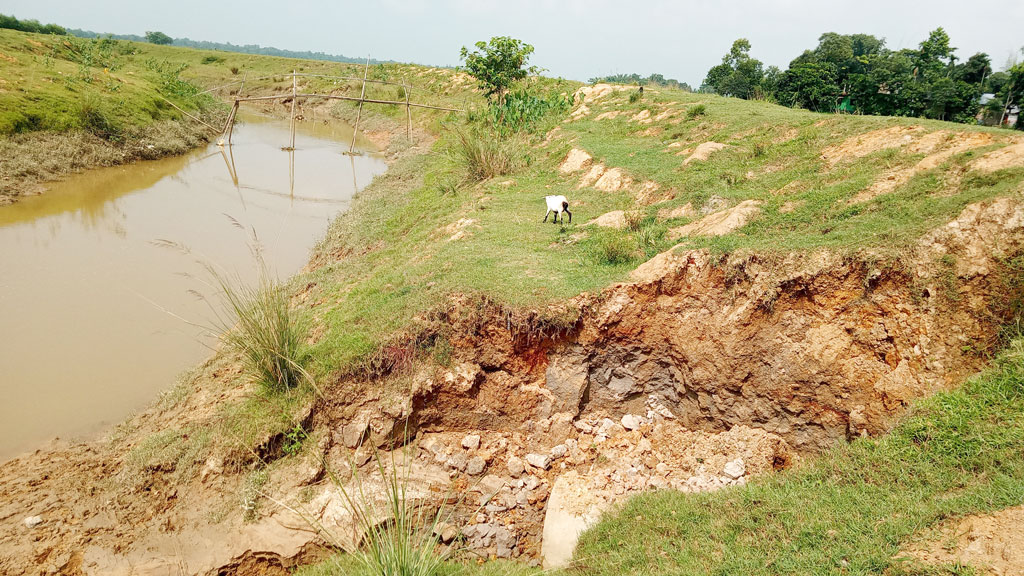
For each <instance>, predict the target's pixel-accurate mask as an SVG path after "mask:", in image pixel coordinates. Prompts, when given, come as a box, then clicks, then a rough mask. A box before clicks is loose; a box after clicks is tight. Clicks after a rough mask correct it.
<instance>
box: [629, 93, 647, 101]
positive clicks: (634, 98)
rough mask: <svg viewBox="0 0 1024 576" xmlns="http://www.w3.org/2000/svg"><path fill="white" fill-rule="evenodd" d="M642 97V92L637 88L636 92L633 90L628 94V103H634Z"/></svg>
mask: <svg viewBox="0 0 1024 576" xmlns="http://www.w3.org/2000/svg"><path fill="white" fill-rule="evenodd" d="M643 97H644V93H643V92H640V91H639V90H637V91H636V92H633V93H632V94H630V95H629V103H630V104H636V103H637V102H639V101H640V99H641V98H643Z"/></svg>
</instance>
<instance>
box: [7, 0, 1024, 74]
mask: <svg viewBox="0 0 1024 576" xmlns="http://www.w3.org/2000/svg"><path fill="white" fill-rule="evenodd" d="M0 13H7V14H11V13H13V14H14V15H15V16H17V17H19V18H35V19H38V20H41V21H43V22H47V23H48V22H54V23H57V24H60V25H63V26H67V27H70V28H82V29H86V30H94V31H97V32H114V33H120V34H142V33H143V32H145V31H146V30H160V31H162V32H165V33H167V34H169V35H171V36H173V37H175V38H180V37H188V38H192V39H193V40H212V41H218V42H232V43H235V44H260V45H263V46H275V47H277V48H286V49H290V50H317V51H323V52H328V53H332V54H344V55H346V56H352V57H361V56H366V55H369V56H372V57H374V58H379V59H389V60H398V61H404V62H417V63H422V64H435V65H455V64H458V53H459V48H460V47H461V46H463V45H470V44H472V43H473V42H475V41H477V40H482V39H487V38H490V37H491V36H498V35H509V36H514V37H516V38H520V39H522V40H524V41H526V42H529V43H530V44H533V45H534V46H535V47H536V49H537V51H536V55H535V57H534V61H533V63H534V64H537V65H539V66H541V67H543V68H546V69H548V74H549V75H551V76H563V77H566V78H572V79H576V80H586V79H588V78H590V77H593V76H602V75H606V74H613V73H619V72H623V73H629V72H637V73H640V74H643V75H647V74H649V73H651V72H659V73H661V74H664V75H665V76H667V77H670V78H677V79H679V80H681V81H684V82H688V83H690V84H691V85H693V86H694V87H696V86H697V85H699V84H700V82H701V80H702V79H703V77H704V74H705V73H706V72H707V70H708V68H710V67H711V66H713V65H715V64H717V63H718V62H720V61H721V57H722V54H724V53H725V52H726V51H727V50H728V49H729V46H730V45H731V44H732V42H733V40H735V39H736V38H739V37H745V38H748V39H749V40H750V41H751V43H752V44H753V50H752V54H753V55H754V56H755V57H757V58H759V59H761V60H763V61H764V62H765V63H766V64H774V65H777V66H779V67H780V68H783V69H785V67H786V65H787V64H788V63H789V61H790V60H792V59H793V58H794V57H796V56H797V55H799V54H800V52H802V51H803V50H804V49H807V48H812V47H814V46H815V45H816V44H817V38H818V36H819V35H821V33H823V32H839V33H844V34H852V33H867V34H874V35H875V36H879V37H883V38H885V39H886V40H887V41H888V46H889V47H890V48H894V49H897V48H905V47H914V46H916V45H917V44H918V43H919V42H921V40H923V39H924V38H925V37H926V36H927V34H928V31H929V30H932V29H934V28H936V27H938V26H943V27H944V28H945V29H946V31H947V32H948V33H949V35H950V37H951V38H952V42H953V45H954V46H956V47H958V48H959V51H958V52H957V54H958V55H959V56H960V57H961V58H962V59H966V58H967V57H969V56H970V55H972V54H974V53H975V52H979V51H980V52H987V53H988V54H989V55H991V56H992V61H993V64H994V66H995V68H996V69H1000V68H1001V67H1002V66H1003V65H1004V64H1005V63H1006V61H1007V58H1008V57H1009V56H1010V55H1011V54H1017V55H1018V56H1020V52H1019V50H1020V48H1021V46H1022V45H1024V32H1022V31H1024V28H1022V27H1021V26H1020V23H1021V22H1022V21H1024V2H1022V1H1021V0H988V1H986V2H983V3H977V4H972V3H965V2H963V1H962V0H956V1H954V0H928V1H920V0H919V1H915V2H911V1H909V0H855V1H845V2H844V1H832V2H827V1H821V0H819V1H810V0H762V1H757V2H755V1H752V0H733V1H731V2H729V1H712V0H686V1H676V2H671V1H668V0H631V1H622V0H617V1H615V0H594V1H590V0H588V1H584V0H520V1H518V2H517V1H515V0H504V1H502V0H376V1H375V0H364V1H362V2H358V3H357V2H349V1H345V0H337V1H333V2H332V1H328V0H277V1H275V2H266V1H264V0H247V1H242V0H174V1H170V2H169V1H167V0H161V1H160V2H153V1H149V0H98V1H83V0H0Z"/></svg>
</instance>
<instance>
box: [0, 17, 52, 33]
mask: <svg viewBox="0 0 1024 576" xmlns="http://www.w3.org/2000/svg"><path fill="white" fill-rule="evenodd" d="M0 28H6V29H8V30H18V31H19V32H33V33H35V34H55V35H57V36H64V35H65V34H67V30H65V29H64V28H62V27H60V26H58V25H56V24H40V23H39V21H38V20H18V19H17V18H15V17H14V16H7V15H6V14H0Z"/></svg>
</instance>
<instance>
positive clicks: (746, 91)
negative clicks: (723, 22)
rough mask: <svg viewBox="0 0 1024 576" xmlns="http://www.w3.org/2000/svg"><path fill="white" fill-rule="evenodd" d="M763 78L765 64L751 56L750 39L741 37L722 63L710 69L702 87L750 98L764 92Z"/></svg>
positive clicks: (725, 94)
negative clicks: (762, 86)
mask: <svg viewBox="0 0 1024 576" xmlns="http://www.w3.org/2000/svg"><path fill="white" fill-rule="evenodd" d="M763 80H764V64H762V63H761V61H760V60H757V59H756V58H752V57H751V56H750V41H749V40H747V39H746V38H740V39H738V40H736V41H735V42H733V44H732V48H731V49H730V50H729V53H728V54H726V55H725V56H723V57H722V63H721V64H719V65H718V66H715V67H714V68H712V69H711V70H709V71H708V74H707V77H706V78H705V79H704V84H703V85H702V86H701V89H702V90H712V91H714V92H715V93H716V94H721V95H722V96H735V97H737V98H743V99H747V100H749V99H753V98H757V97H759V96H760V95H761V94H763V91H762V88H761V82H762V81H763Z"/></svg>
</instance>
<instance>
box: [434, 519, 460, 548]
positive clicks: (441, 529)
mask: <svg viewBox="0 0 1024 576" xmlns="http://www.w3.org/2000/svg"><path fill="white" fill-rule="evenodd" d="M434 535H435V536H437V537H438V538H440V539H441V542H444V543H445V544H448V543H449V542H451V541H452V540H455V537H456V536H458V535H459V529H458V528H456V527H455V526H452V525H451V524H449V523H447V522H438V523H437V525H436V526H434ZM467 537H468V535H467Z"/></svg>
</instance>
